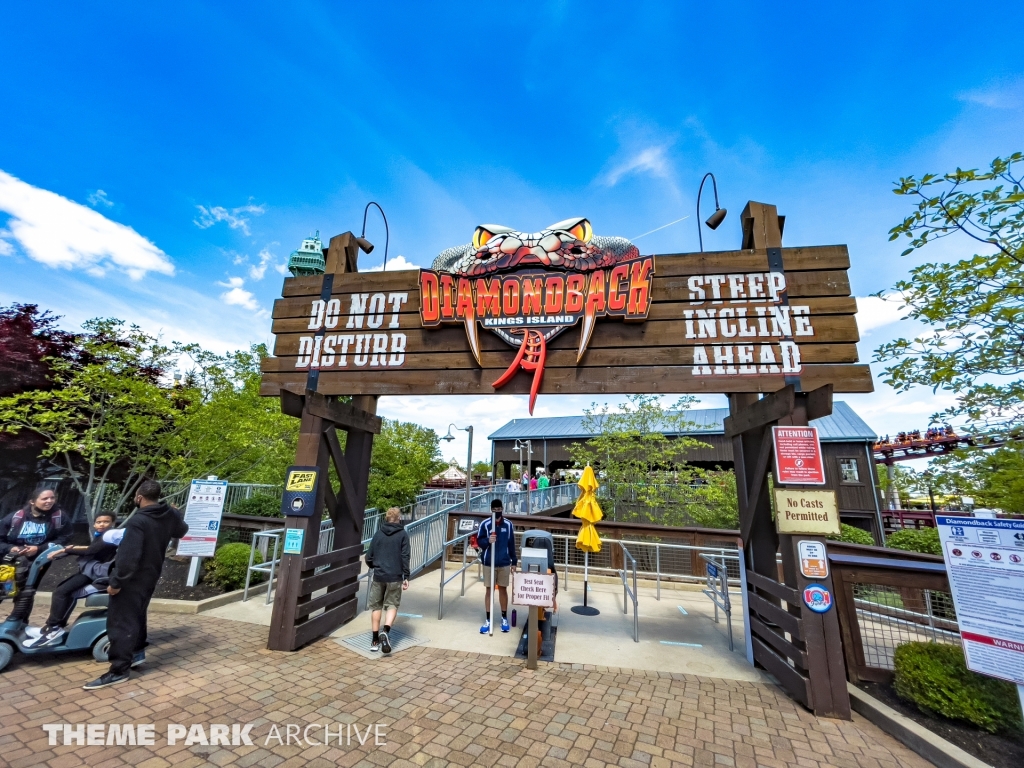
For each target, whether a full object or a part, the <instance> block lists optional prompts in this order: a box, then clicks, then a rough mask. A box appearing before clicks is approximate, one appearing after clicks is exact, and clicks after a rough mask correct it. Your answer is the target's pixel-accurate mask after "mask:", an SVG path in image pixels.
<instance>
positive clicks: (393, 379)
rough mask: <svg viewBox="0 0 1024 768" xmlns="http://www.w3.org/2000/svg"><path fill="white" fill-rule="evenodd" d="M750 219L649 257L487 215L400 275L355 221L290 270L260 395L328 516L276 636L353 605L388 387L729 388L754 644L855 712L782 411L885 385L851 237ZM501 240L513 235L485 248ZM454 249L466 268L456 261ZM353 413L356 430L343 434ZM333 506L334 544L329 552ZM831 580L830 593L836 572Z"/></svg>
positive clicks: (767, 213)
mask: <svg viewBox="0 0 1024 768" xmlns="http://www.w3.org/2000/svg"><path fill="white" fill-rule="evenodd" d="M740 218H741V224H742V242H741V247H740V248H739V249H738V250H735V251H724V252H716V253H688V254H669V255H656V256H653V257H652V256H640V255H639V252H638V251H637V249H636V248H635V247H633V246H632V245H631V244H629V243H628V241H624V240H622V239H621V238H600V237H595V236H594V235H593V232H592V230H591V229H590V223H589V221H587V220H585V219H573V220H567V221H566V222H560V224H559V225H552V227H550V228H548V229H546V230H543V231H542V232H541V233H537V234H536V235H530V234H524V233H521V232H514V231H512V230H510V229H508V228H493V227H492V228H490V229H487V228H484V227H480V228H478V229H477V233H476V234H475V235H474V239H473V244H472V245H471V246H470V245H467V246H461V247H460V248H456V249H450V250H449V251H446V252H445V253H444V254H442V256H441V257H439V258H438V261H436V262H435V265H434V267H435V269H434V270H409V271H401V272H386V273H379V272H378V273H360V272H358V269H357V265H358V258H357V257H358V246H357V243H356V240H355V238H354V236H353V235H352V234H351V233H345V234H343V235H338V236H336V237H334V238H332V239H331V241H330V245H329V247H328V248H327V249H325V251H324V255H325V259H326V265H327V266H326V272H325V274H324V275H314V276H310V277H294V278H287V279H285V281H284V289H283V292H282V298H281V299H279V300H278V301H277V302H276V303H275V306H274V313H273V318H274V319H273V332H274V334H275V336H276V342H275V346H274V357H272V358H269V359H267V360H266V361H264V366H263V379H262V387H261V393H262V394H263V395H266V396H276V397H280V398H281V403H282V410H283V411H284V412H285V413H289V414H291V415H294V416H296V417H298V418H300V419H301V420H302V427H301V437H300V441H299V447H298V452H297V456H296V465H302V466H304V467H316V468H318V470H319V472H318V474H319V482H318V484H317V488H316V498H315V500H314V508H313V510H312V511H313V512H314V513H315V514H313V515H312V516H311V517H310V516H302V517H299V516H293V515H289V516H288V517H287V519H286V527H287V528H296V529H300V530H301V531H302V532H303V545H302V551H301V553H296V554H286V555H284V556H283V562H282V567H281V571H280V574H281V576H280V582H279V584H278V590H277V596H276V598H275V602H274V614H273V625H272V627H271V633H270V641H269V647H270V648H271V649H272V650H285V651H291V650H295V649H296V648H298V647H300V646H302V645H303V644H305V643H307V642H309V641H311V640H314V639H315V638H317V637H320V636H322V635H324V634H327V633H328V632H330V631H331V630H333V629H335V628H337V627H338V626H340V625H341V624H343V623H345V622H346V621H348V620H350V619H351V618H352V617H353V616H354V615H355V611H356V600H355V593H356V589H357V584H358V582H357V576H358V571H359V564H358V562H359V557H360V556H361V554H362V548H361V546H360V538H361V531H362V523H363V519H362V517H363V508H364V506H365V501H366V487H367V482H368V476H369V466H370V452H371V449H372V443H373V435H374V434H375V433H377V432H379V430H380V420H379V419H378V418H377V416H376V400H377V397H378V396H380V395H427V394H476V395H479V394H487V393H492V392H494V391H495V386H501V387H503V388H502V390H501V391H502V392H515V393H522V394H527V393H531V394H533V395H538V396H541V397H543V396H544V395H546V394H581V393H586V394H612V393H634V392H645V393H673V394H677V393H707V392H721V393H726V394H728V395H729V403H730V414H731V415H730V417H729V418H728V420H727V421H726V434H727V435H728V436H730V437H731V438H732V440H733V444H734V454H735V462H736V473H737V486H738V495H739V509H740V525H741V535H742V539H743V544H744V558H745V563H746V566H747V573H748V592H747V595H746V598H747V599H746V603H747V605H748V606H749V615H748V616H747V617H746V620H747V622H748V624H749V626H750V628H751V645H752V648H753V656H754V659H755V661H756V662H757V664H759V665H760V666H762V667H764V668H765V669H766V670H767V671H768V672H770V673H771V674H773V675H774V676H775V677H776V678H777V679H778V680H779V681H780V683H781V684H782V685H783V686H784V687H785V688H786V690H787V691H788V692H789V693H790V694H791V695H792V696H793V697H794V698H796V699H797V700H798V701H800V702H801V703H803V704H804V705H805V706H807V707H808V708H809V709H811V710H812V711H814V712H815V713H816V714H819V715H824V716H832V717H840V718H846V719H848V718H849V717H850V704H849V697H848V695H847V694H846V675H845V668H844V663H843V652H842V647H841V639H840V634H839V625H838V621H837V618H836V611H835V610H830V611H827V612H825V613H819V612H815V611H811V610H810V609H809V608H808V607H807V605H806V604H805V602H804V599H802V597H803V591H804V589H805V588H806V587H807V586H808V584H809V583H810V580H809V579H808V578H806V577H804V576H803V575H802V574H801V572H800V569H799V567H798V563H797V553H796V547H797V546H798V545H797V538H799V539H800V540H801V541H818V542H822V543H823V542H824V539H821V538H819V537H815V536H808V535H801V536H799V537H794V536H791V535H785V534H783V535H780V534H779V533H777V532H776V527H775V523H774V522H773V518H772V506H771V501H770V499H769V494H768V480H767V479H768V475H769V473H770V472H772V470H773V451H772V440H771V434H772V432H771V427H772V426H775V425H780V424H781V425H794V426H798V425H805V424H807V423H808V421H809V420H811V419H815V418H819V417H821V416H825V415H828V414H829V413H831V410H832V393H833V392H870V391H872V388H873V387H872V380H871V374H870V370H869V368H868V366H866V365H862V364H858V357H857V348H856V343H857V341H858V340H859V335H858V331H857V322H856V311H857V306H856V300H855V299H854V298H853V297H852V296H851V295H850V283H849V278H848V276H847V270H848V269H849V266H850V258H849V252H848V250H847V248H846V247H845V246H815V247H803V248H783V247H782V230H783V226H784V223H785V221H784V217H780V216H779V215H778V213H777V211H776V208H775V206H773V205H768V204H764V203H755V202H750V203H747V205H746V207H745V208H744V209H743V213H742V214H741V217H740ZM491 230H494V231H491ZM552 237H557V238H561V241H560V243H556V245H558V246H559V247H560V248H564V249H565V250H562V251H559V252H557V253H556V257H557V258H553V259H549V258H547V257H546V256H545V255H544V253H542V252H541V250H539V249H540V245H538V243H544V244H545V245H544V247H545V248H548V250H549V251H550V250H551V247H552V246H551V243H553V242H555V241H553V240H551V238H552ZM493 238H498V240H500V242H501V248H502V250H501V251H499V249H498V248H496V247H491V250H490V251H488V247H489V246H488V241H489V240H492V239H493ZM494 242H497V240H493V241H492V242H491V246H493V245H494ZM509 243H512V244H511V245H508V244H509ZM507 245H508V247H506V246H507ZM517 247H518V248H519V250H518V251H516V248H517ZM531 249H532V250H531ZM602 249H603V250H602ZM453 253H454V254H455V256H454V257H453V256H452V254H453ZM502 253H507V254H509V255H510V256H512V255H514V257H515V258H514V259H512V261H516V262H517V263H518V261H517V260H518V259H520V257H522V256H523V255H524V254H525V258H524V259H523V263H522V264H520V266H519V267H518V268H508V269H492V268H491V267H490V266H487V267H486V269H485V268H484V266H483V265H489V264H490V263H491V262H490V260H491V259H493V258H495V255H496V256H497V257H501V254H502ZM559 253H560V254H576V253H580V254H593V257H592V259H591V260H590V261H589V262H587V263H583V262H582V261H581V260H574V258H573V256H571V255H570V256H568V257H567V258H566V259H564V260H563V259H562V258H561V256H559V255H558V254H559ZM466 254H468V257H466V258H462V257H463V256H465V255H466ZM531 254H540V256H541V259H540V262H538V261H537V259H536V258H533V256H532V255H531ZM442 257H446V258H447V260H446V258H442ZM456 257H458V258H456ZM460 259H461V261H460ZM475 259H479V260H480V261H479V264H478V262H477V261H475ZM448 261H453V262H454V261H458V262H459V263H460V264H461V265H462V266H461V267H460V269H459V270H455V269H454V268H453V269H452V270H451V271H447V272H446V271H445V269H444V268H439V265H440V266H441V267H443V266H444V265H445V264H447V263H448ZM498 261H500V259H497V260H496V261H495V263H498ZM543 262H548V263H543ZM556 262H560V263H561V266H554V264H555V263H556ZM565 263H574V264H582V266H578V267H576V268H566V267H565V266H564V265H565ZM467 265H468V266H467ZM595 265H596V266H595ZM488 270H489V271H488ZM534 329H536V330H534ZM517 333H518V334H521V335H522V337H523V339H524V341H525V340H526V339H527V337H529V338H531V339H532V341H531V344H532V345H533V346H531V349H530V352H529V353H528V355H527V362H531V363H532V367H529V366H526V365H524V366H523V369H522V370H518V369H516V368H515V367H514V366H515V363H516V360H520V359H522V357H523V350H520V351H519V353H518V356H517V353H516V350H515V349H513V348H510V345H511V344H514V343H515V342H516V339H517V337H516V334H517ZM531 333H532V334H533V335H532V336H531ZM540 337H543V340H540ZM541 351H542V352H543V355H541ZM538 362H539V365H538ZM510 364H512V367H510ZM538 368H539V369H540V370H539V371H538ZM531 391H532V392H531ZM343 398H344V399H347V400H348V402H343V400H342V399H343ZM338 429H342V430H344V431H345V432H347V436H346V438H345V441H344V447H343V446H342V440H341V438H340V437H339V436H338ZM329 466H333V467H334V468H335V471H336V476H337V477H338V478H339V480H340V484H338V485H337V486H335V485H332V483H331V482H330V481H329V479H328V478H329V471H328V470H329ZM776 488H779V486H778V484H776ZM305 511H306V512H309V511H310V510H309V509H306V510H305ZM323 511H326V512H327V513H329V515H330V517H331V519H332V520H333V521H334V525H335V530H336V533H335V542H334V546H335V548H334V550H333V551H332V552H328V553H325V554H317V539H318V536H317V533H318V529H319V520H320V517H321V514H322V512H323ZM780 554H781V558H782V576H781V578H780V574H779V567H778V565H777V564H776V558H777V557H778V556H779V555H780ZM325 566H326V568H325ZM318 569H319V572H317V570H318ZM814 583H815V584H818V585H820V587H822V588H824V589H826V590H828V591H829V592H831V589H832V585H831V580H830V579H829V578H827V577H826V578H817V579H815V580H814ZM324 588H326V590H327V591H326V593H325V594H323V595H320V596H317V597H315V598H314V597H313V594H314V593H315V592H317V591H319V590H322V589H324ZM819 608H820V606H819Z"/></svg>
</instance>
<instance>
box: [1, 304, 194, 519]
mask: <svg viewBox="0 0 1024 768" xmlns="http://www.w3.org/2000/svg"><path fill="white" fill-rule="evenodd" d="M84 327H85V334H84V335H83V336H82V337H81V338H80V353H79V356H78V359H67V358H62V357H50V358H46V359H45V362H46V363H47V364H48V365H49V366H50V371H51V372H50V383H51V385H52V386H51V387H50V388H46V389H39V388H34V389H28V390H25V391H23V392H18V393H15V394H13V395H10V396H8V397H4V398H0V430H3V431H5V432H7V433H10V434H15V435H16V434H19V433H21V432H23V431H27V432H31V433H35V434H36V435H38V436H39V437H41V438H42V439H43V440H44V441H45V447H44V448H43V450H42V455H43V456H45V457H46V458H49V459H53V460H54V461H55V462H57V463H60V464H62V465H64V467H65V468H66V469H67V471H68V474H69V476H70V477H71V478H72V480H73V482H74V484H75V486H76V488H77V490H78V491H79V492H80V493H81V494H82V496H83V497H84V498H85V499H86V502H87V504H88V505H89V507H90V510H89V517H90V520H91V519H92V517H93V515H94V514H95V510H94V509H92V507H93V505H94V504H95V501H96V491H97V489H98V488H99V487H100V485H101V484H103V483H105V482H118V483H120V487H121V492H120V498H119V499H118V501H117V503H116V505H115V507H116V508H120V507H121V506H123V504H124V502H126V501H127V500H128V499H130V498H131V496H132V494H133V492H134V489H135V488H136V487H137V485H138V483H139V482H141V481H142V480H143V479H145V478H146V477H148V476H153V475H155V474H156V473H157V472H158V471H159V468H160V466H161V465H162V463H163V462H165V461H166V460H167V458H168V457H169V455H170V450H171V445H172V440H173V438H174V437H175V436H176V435H177V434H178V433H179V431H180V428H181V426H182V423H183V421H184V413H185V412H186V411H187V410H188V408H189V406H190V404H191V403H190V398H189V393H187V392H179V391H177V390H175V389H174V388H171V387H168V386H166V384H164V383H163V382H162V379H163V377H164V373H165V371H166V370H167V369H168V366H169V365H170V364H171V362H172V359H173V352H172V350H171V348H169V347H166V346H164V345H163V344H161V343H160V342H159V340H158V339H156V338H155V337H153V336H150V335H148V334H146V333H144V332H143V331H142V330H141V329H140V328H138V327H137V326H130V327H129V328H128V329H125V327H124V323H122V322H121V321H119V320H110V319H96V320H90V321H88V322H87V323H85V325H84Z"/></svg>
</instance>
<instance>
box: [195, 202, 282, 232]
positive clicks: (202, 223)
mask: <svg viewBox="0 0 1024 768" xmlns="http://www.w3.org/2000/svg"><path fill="white" fill-rule="evenodd" d="M196 209H197V210H198V211H199V218H197V219H193V220H192V221H193V223H194V224H195V225H196V226H197V227H199V228H200V229H209V228H210V227H212V226H213V225H214V224H216V223H218V222H220V221H223V222H225V223H226V224H227V225H228V226H229V227H231V229H240V230H242V232H243V233H244V234H246V235H249V234H250V232H249V219H248V218H246V217H245V216H243V215H242V214H245V213H248V214H251V215H253V216H261V215H263V212H264V211H265V210H266V207H265V206H262V205H253V204H252V203H249V204H248V205H243V206H240V207H238V208H232V209H231V210H228V209H227V208H224V207H223V206H220V205H215V206H212V207H210V208H207V207H206V206H205V205H197V206H196Z"/></svg>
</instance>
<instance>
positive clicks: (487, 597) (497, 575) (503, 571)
mask: <svg viewBox="0 0 1024 768" xmlns="http://www.w3.org/2000/svg"><path fill="white" fill-rule="evenodd" d="M491 514H493V515H494V528H493V529H492V528H491V518H489V517H488V518H487V519H485V520H484V521H483V522H482V523H480V528H478V529H477V532H476V544H477V547H479V548H480V559H481V561H482V562H483V564H484V566H485V567H487V568H490V566H491V557H492V553H493V557H494V584H495V586H496V587H497V588H498V601H499V602H500V603H501V631H502V632H508V631H509V625H508V584H509V579H510V578H511V575H512V569H513V568H515V567H516V565H518V564H519V558H518V557H517V556H516V531H515V528H513V527H512V523H511V522H509V521H508V520H506V519H505V509H504V506H503V505H502V503H501V499H495V500H494V501H492V502H491ZM485 578H486V581H487V584H488V586H487V587H486V591H485V593H484V613H485V614H486V617H487V618H486V620H485V621H484V625H483V626H482V627H480V634H481V635H486V634H487V633H488V632H490V631H491V587H490V574H485Z"/></svg>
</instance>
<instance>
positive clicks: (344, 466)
mask: <svg viewBox="0 0 1024 768" xmlns="http://www.w3.org/2000/svg"><path fill="white" fill-rule="evenodd" d="M324 437H325V439H326V440H327V448H328V450H329V451H330V453H331V461H332V463H333V464H334V471H335V472H337V473H338V479H339V480H340V481H341V489H340V490H341V493H340V498H339V501H340V502H341V509H340V510H339V512H338V513H336V514H335V515H332V517H333V518H334V520H335V525H337V522H338V521H339V520H340V519H341V518H342V517H346V518H348V519H349V520H350V521H351V522H352V525H353V526H355V525H356V519H357V518H358V519H359V525H358V526H356V527H358V529H359V533H360V535H362V518H363V514H364V510H361V509H359V502H358V501H357V498H358V497H357V493H356V486H355V483H354V482H353V480H352V475H351V473H350V471H349V465H348V461H347V460H346V458H345V454H344V453H343V452H342V450H341V442H340V441H339V440H338V435H337V433H335V432H328V433H327V434H326V435H325V436H324ZM357 513H358V514H357ZM346 551H347V552H349V555H353V554H354V555H358V554H359V553H358V552H355V551H354V550H353V549H352V547H348V548H346Z"/></svg>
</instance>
